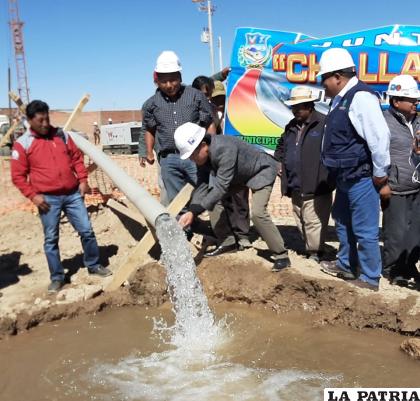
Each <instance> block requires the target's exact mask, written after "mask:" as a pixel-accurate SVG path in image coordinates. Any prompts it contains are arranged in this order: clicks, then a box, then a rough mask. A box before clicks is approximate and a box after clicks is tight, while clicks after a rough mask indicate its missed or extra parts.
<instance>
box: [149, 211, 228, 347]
mask: <svg viewBox="0 0 420 401" xmlns="http://www.w3.org/2000/svg"><path fill="white" fill-rule="evenodd" d="M156 235H157V237H158V239H159V242H160V245H161V248H162V258H161V260H162V262H163V264H164V266H165V268H166V279H167V283H168V288H169V294H170V297H171V301H172V307H173V311H174V313H175V325H174V326H173V327H171V328H167V327H166V326H165V324H161V323H157V324H156V329H158V330H161V331H164V330H170V332H171V343H172V344H173V345H175V346H176V347H179V348H182V349H184V350H188V351H190V352H193V351H194V350H213V349H214V348H215V347H216V345H217V344H218V343H219V342H220V339H221V330H220V324H218V325H216V324H215V320H214V316H213V314H212V312H211V311H210V308H209V306H208V302H207V298H206V295H205V294H204V291H203V287H202V285H201V283H200V281H199V279H198V277H197V274H196V266H195V263H194V259H193V256H192V254H191V249H190V244H189V243H188V242H187V240H186V238H185V233H184V231H183V230H182V229H181V227H180V226H179V224H178V223H177V222H176V220H175V219H173V218H171V217H170V216H169V215H161V216H159V217H158V218H157V220H156Z"/></svg>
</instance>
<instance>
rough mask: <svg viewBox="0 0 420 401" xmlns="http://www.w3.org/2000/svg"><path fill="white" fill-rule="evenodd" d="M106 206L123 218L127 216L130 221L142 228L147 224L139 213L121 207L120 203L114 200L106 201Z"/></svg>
mask: <svg viewBox="0 0 420 401" xmlns="http://www.w3.org/2000/svg"><path fill="white" fill-rule="evenodd" d="M106 205H107V206H108V207H110V208H111V209H114V210H116V211H117V212H119V213H121V214H123V215H124V216H127V217H129V218H130V219H132V220H134V221H137V222H138V223H140V224H141V225H142V226H145V227H147V225H148V224H147V222H146V219H145V218H144V217H143V216H142V215H141V214H140V213H139V212H136V211H135V210H132V209H129V208H128V207H127V206H124V205H122V204H121V203H120V202H117V201H115V200H114V199H108V202H106Z"/></svg>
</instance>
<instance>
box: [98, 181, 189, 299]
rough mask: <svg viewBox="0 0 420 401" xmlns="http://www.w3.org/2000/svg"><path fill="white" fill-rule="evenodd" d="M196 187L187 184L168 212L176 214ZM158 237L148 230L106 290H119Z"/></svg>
mask: <svg viewBox="0 0 420 401" xmlns="http://www.w3.org/2000/svg"><path fill="white" fill-rule="evenodd" d="M193 190H194V187H193V186H192V185H190V184H187V185H185V187H184V188H182V190H181V191H180V192H179V193H178V195H177V196H176V197H175V198H174V200H173V201H172V202H171V203H170V205H169V206H168V212H169V213H170V214H171V215H172V216H174V217H175V216H176V215H177V214H178V213H179V212H180V211H181V210H182V208H183V207H184V206H185V205H186V204H187V203H188V201H189V200H190V198H191V193H192V191H193ZM155 243H156V239H155V238H154V236H153V233H152V231H150V230H149V231H148V232H147V233H146V234H145V235H144V237H143V238H142V239H141V240H140V241H139V243H138V244H137V245H136V246H135V248H134V250H133V252H131V254H130V255H129V256H128V257H127V259H126V260H125V261H124V262H123V263H122V264H121V266H120V267H119V268H118V270H117V271H116V272H115V273H114V275H113V276H112V277H113V278H112V281H111V282H110V283H109V284H108V285H107V286H106V287H105V291H114V290H117V289H118V288H119V287H120V286H121V285H122V284H123V283H124V282H125V281H127V280H128V279H129V277H130V276H131V275H132V274H133V273H134V272H135V271H136V270H137V269H138V267H139V266H140V265H141V262H142V259H143V258H144V257H145V256H146V255H147V254H148V253H149V251H150V250H151V249H152V247H153V245H154V244H155Z"/></svg>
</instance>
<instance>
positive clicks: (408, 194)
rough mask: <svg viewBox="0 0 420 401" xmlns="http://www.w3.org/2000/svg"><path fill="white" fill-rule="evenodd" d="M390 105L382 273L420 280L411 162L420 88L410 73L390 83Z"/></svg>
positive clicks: (403, 281)
mask: <svg viewBox="0 0 420 401" xmlns="http://www.w3.org/2000/svg"><path fill="white" fill-rule="evenodd" d="M387 94H388V97H389V106H390V107H389V109H388V110H386V111H385V112H384V116H385V120H386V122H387V124H388V127H389V129H390V131H391V143H390V154H391V168H390V172H389V179H388V185H387V187H388V189H389V191H390V192H391V197H390V199H389V200H387V201H386V202H384V203H383V207H382V209H383V222H382V228H383V234H384V252H383V275H384V276H385V277H388V278H389V280H390V282H391V284H396V285H400V286H408V285H409V280H410V279H414V280H415V282H416V283H417V284H420V275H419V272H418V271H417V268H416V263H417V261H418V260H419V256H420V182H419V181H418V180H416V179H414V178H415V177H416V166H415V165H414V163H413V162H412V155H413V152H414V149H413V139H414V138H415V136H416V133H417V132H418V133H419V134H420V118H419V117H418V116H417V106H418V104H419V99H420V90H419V89H418V85H417V82H416V81H415V79H414V78H413V77H412V76H411V75H399V76H397V77H395V78H394V79H392V81H391V82H390V83H389V86H388V91H387Z"/></svg>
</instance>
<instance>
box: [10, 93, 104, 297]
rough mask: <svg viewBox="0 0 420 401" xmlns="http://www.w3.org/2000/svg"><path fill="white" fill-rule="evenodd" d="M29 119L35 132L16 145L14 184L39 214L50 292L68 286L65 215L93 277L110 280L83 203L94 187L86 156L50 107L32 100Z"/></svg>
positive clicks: (12, 162) (13, 155) (27, 110)
mask: <svg viewBox="0 0 420 401" xmlns="http://www.w3.org/2000/svg"><path fill="white" fill-rule="evenodd" d="M26 116H27V119H28V122H29V125H30V128H29V129H28V130H27V131H26V132H25V133H24V134H23V135H22V136H21V137H20V138H19V139H18V140H17V141H16V143H15V145H14V147H13V152H12V161H11V169H12V180H13V183H14V184H15V185H16V187H17V188H18V189H19V190H20V191H21V192H22V194H23V195H24V196H26V197H27V198H29V199H30V200H31V201H32V202H33V203H34V205H35V206H37V207H38V210H39V212H40V217H41V222H42V226H43V229H44V251H45V255H46V257H47V261H48V267H49V269H50V277H51V283H50V285H49V286H48V292H51V293H53V292H57V291H59V290H60V289H61V287H63V285H64V278H65V277H64V269H63V266H62V264H61V261H60V252H59V247H58V239H59V223H60V215H61V212H62V211H63V212H64V213H65V214H66V216H67V218H68V219H69V221H70V223H71V224H72V225H73V227H74V228H75V230H76V231H77V232H78V233H79V235H80V239H81V242H82V247H83V251H84V258H83V262H84V265H85V266H86V267H87V269H88V271H89V273H90V274H96V275H98V276H103V277H105V276H109V275H110V274H112V273H111V271H110V270H108V269H106V268H105V267H102V266H101V265H100V263H99V248H98V244H97V242H96V237H95V233H94V232H93V230H92V226H91V223H90V220H89V216H88V213H87V210H86V207H85V204H84V202H83V196H84V195H85V194H86V193H87V192H88V191H89V190H90V188H89V185H88V182H87V171H86V168H85V166H84V163H83V155H82V153H81V152H80V151H79V149H78V148H77V147H76V145H75V144H74V142H73V141H72V140H71V138H70V137H69V136H68V135H67V134H66V133H65V132H63V131H61V130H58V129H57V128H55V127H53V126H51V125H50V119H49V107H48V105H47V104H46V103H44V102H42V101H40V100H34V101H32V102H30V103H29V104H28V105H27V107H26Z"/></svg>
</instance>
